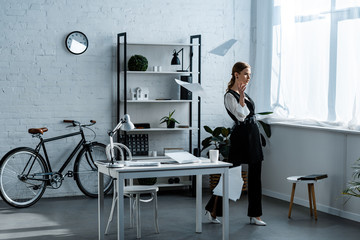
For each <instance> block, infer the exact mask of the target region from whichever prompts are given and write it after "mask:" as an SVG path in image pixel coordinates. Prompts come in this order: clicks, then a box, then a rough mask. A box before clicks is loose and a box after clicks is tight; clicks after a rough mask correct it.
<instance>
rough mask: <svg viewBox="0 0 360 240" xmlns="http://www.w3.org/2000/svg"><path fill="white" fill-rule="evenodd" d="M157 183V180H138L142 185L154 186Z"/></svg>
mask: <svg viewBox="0 0 360 240" xmlns="http://www.w3.org/2000/svg"><path fill="white" fill-rule="evenodd" d="M156 182H157V178H138V183H139V184H140V185H154V184H155V183H156Z"/></svg>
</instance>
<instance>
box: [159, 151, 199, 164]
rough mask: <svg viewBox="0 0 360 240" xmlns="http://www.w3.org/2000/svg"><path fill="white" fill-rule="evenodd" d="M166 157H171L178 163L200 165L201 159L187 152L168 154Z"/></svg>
mask: <svg viewBox="0 0 360 240" xmlns="http://www.w3.org/2000/svg"><path fill="white" fill-rule="evenodd" d="M165 156H168V157H170V158H171V159H173V160H175V161H176V162H178V163H198V162H200V159H199V158H197V157H195V156H194V155H192V154H191V153H188V152H185V151H179V152H167V153H165Z"/></svg>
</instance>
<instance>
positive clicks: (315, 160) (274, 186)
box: [263, 125, 360, 221]
mask: <svg viewBox="0 0 360 240" xmlns="http://www.w3.org/2000/svg"><path fill="white" fill-rule="evenodd" d="M271 127H272V132H273V135H272V137H271V138H270V139H269V140H270V141H269V145H268V146H267V147H266V148H265V160H264V164H263V193H264V194H265V195H269V196H272V197H276V198H280V199H283V200H286V201H289V200H290V194H291V188H292V184H291V183H290V182H288V181H287V180H286V178H287V177H289V176H297V175H308V174H313V173H327V174H328V178H327V179H324V180H322V181H319V182H318V183H316V184H315V195H316V203H317V208H318V210H320V211H324V212H328V213H331V214H334V215H338V216H342V217H346V218H349V219H352V220H356V221H360V198H350V200H349V201H348V202H347V203H346V204H345V200H346V199H347V197H344V196H343V195H342V194H341V192H342V191H343V190H344V189H345V187H346V183H347V181H349V180H350V179H351V175H352V169H351V166H352V165H353V164H354V162H355V161H356V160H357V159H358V158H359V157H360V148H359V146H360V135H359V134H353V133H346V132H338V131H334V130H332V131H330V130H324V129H317V128H304V127H295V126H284V125H272V126H271ZM295 203H297V204H300V205H303V206H307V207H308V206H309V204H308V195H307V186H306V185H305V184H297V186H296V192H295ZM265 211H266V210H265Z"/></svg>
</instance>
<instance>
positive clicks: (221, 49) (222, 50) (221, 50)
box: [209, 39, 237, 56]
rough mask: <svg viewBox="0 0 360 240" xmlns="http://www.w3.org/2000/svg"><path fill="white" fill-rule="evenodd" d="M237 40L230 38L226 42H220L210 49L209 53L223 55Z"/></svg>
mask: <svg viewBox="0 0 360 240" xmlns="http://www.w3.org/2000/svg"><path fill="white" fill-rule="evenodd" d="M236 42H237V40H236V39H230V40H228V41H226V42H224V43H223V44H221V45H220V46H218V47H216V48H214V49H213V50H211V51H210V52H209V53H212V54H215V55H219V56H225V55H226V53H227V52H228V51H229V50H230V48H231V47H232V46H233V45H234V44H235V43H236Z"/></svg>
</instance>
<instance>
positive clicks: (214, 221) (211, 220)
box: [205, 211, 221, 224]
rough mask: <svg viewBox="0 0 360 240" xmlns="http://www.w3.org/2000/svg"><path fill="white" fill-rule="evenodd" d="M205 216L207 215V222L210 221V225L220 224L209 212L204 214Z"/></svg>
mask: <svg viewBox="0 0 360 240" xmlns="http://www.w3.org/2000/svg"><path fill="white" fill-rule="evenodd" d="M206 214H208V215H209V221H210V222H211V223H215V224H220V223H221V222H220V220H219V219H217V218H216V217H213V216H211V213H210V212H209V211H206V212H205V215H206Z"/></svg>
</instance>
